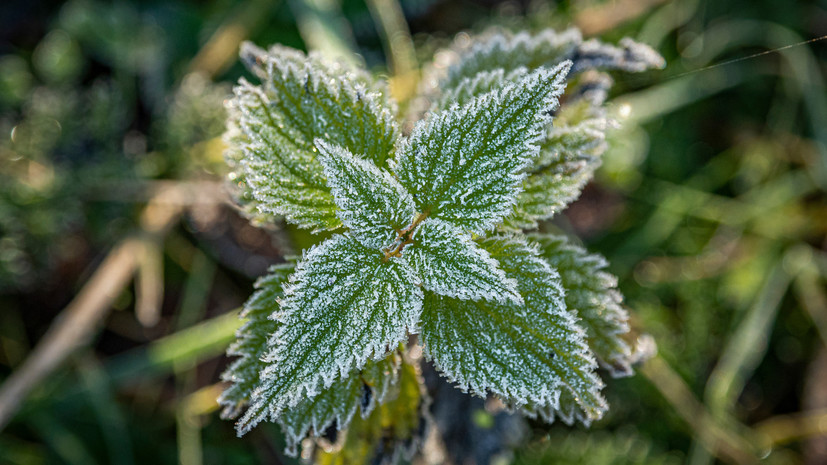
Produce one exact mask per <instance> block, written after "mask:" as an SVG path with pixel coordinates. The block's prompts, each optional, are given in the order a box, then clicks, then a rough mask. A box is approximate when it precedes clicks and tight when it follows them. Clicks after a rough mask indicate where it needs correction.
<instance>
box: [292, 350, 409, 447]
mask: <svg viewBox="0 0 827 465" xmlns="http://www.w3.org/2000/svg"><path fill="white" fill-rule="evenodd" d="M399 364H400V357H399V355H398V354H397V353H395V352H392V353H391V354H390V355H389V356H388V357H386V358H385V359H383V360H379V361H373V360H370V361H368V362H367V363H366V364H365V366H364V367H363V368H362V369H361V370H354V371H353V372H351V373H350V374H349V375H348V376H345V377H342V378H339V379H337V380H336V381H334V382H333V384H331V385H330V386H328V387H327V388H325V389H324V390H322V392H320V393H319V394H318V395H316V396H315V397H311V398H306V399H303V400H301V401H300V402H299V403H298V404H297V405H296V406H295V407H293V408H291V409H289V410H286V411H285V412H284V414H282V415H281V416H280V417H279V418H278V423H279V424H280V425H281V427H282V430H284V433H285V439H286V440H287V448H286V451H287V453H288V454H289V455H292V456H296V455H297V452H298V446H299V444H300V443H301V441H302V439H304V438H305V437H306V436H307V435H308V434H310V433H311V432H312V433H313V434H315V435H317V436H318V435H321V434H323V433H324V432H325V430H326V429H327V428H328V427H331V426H333V425H334V422H335V427H336V429H337V430H339V431H341V430H344V429H346V428H347V427H348V426H349V425H350V422H351V420H352V419H353V416H354V415H355V414H356V412H357V411H358V412H360V415H361V417H362V418H367V417H368V415H370V414H371V412H373V409H374V408H375V407H376V406H377V405H378V404H381V403H382V402H384V401H385V397H386V396H387V395H388V393H389V392H390V390H391V387H392V386H393V385H395V384H397V382H398V379H399Z"/></svg>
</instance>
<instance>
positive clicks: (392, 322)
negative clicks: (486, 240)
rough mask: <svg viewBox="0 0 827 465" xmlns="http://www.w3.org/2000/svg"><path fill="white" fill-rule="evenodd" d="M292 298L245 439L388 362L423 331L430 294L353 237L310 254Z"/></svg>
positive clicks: (289, 291) (295, 278)
mask: <svg viewBox="0 0 827 465" xmlns="http://www.w3.org/2000/svg"><path fill="white" fill-rule="evenodd" d="M284 293H285V296H284V299H283V301H282V304H281V311H280V313H279V314H278V315H277V318H278V321H279V323H280V326H279V329H278V331H277V332H276V334H275V336H274V337H273V338H271V340H270V342H269V346H270V347H269V349H270V350H269V352H268V353H267V355H266V356H265V357H264V361H265V362H266V363H267V368H265V369H264V370H263V371H262V373H261V384H260V386H259V388H258V389H256V391H255V392H254V393H253V397H252V400H251V403H250V407H249V408H248V409H247V412H246V413H245V415H244V416H243V417H242V418H241V420H240V421H239V422H238V426H237V428H238V432H239V434H244V433H246V432H247V431H249V430H250V428H252V427H253V426H255V425H256V424H258V423H259V422H260V421H262V420H264V419H266V418H268V417H269V418H271V419H272V420H275V419H277V418H278V417H279V416H280V415H282V413H283V412H284V410H285V409H287V408H292V407H295V406H296V405H297V404H298V403H299V402H300V401H302V400H304V399H307V398H312V397H314V396H316V395H318V394H319V393H320V392H321V391H322V390H323V389H325V388H328V387H330V385H331V384H332V383H333V382H334V381H335V380H336V379H337V378H339V377H343V376H347V375H348V374H350V373H351V371H353V370H354V369H361V368H362V367H363V366H364V365H365V363H366V362H367V361H368V360H370V359H375V360H379V359H382V358H384V357H385V356H386V355H387V353H388V352H390V351H391V350H393V349H395V348H396V346H397V345H398V344H400V343H402V342H405V341H406V338H407V334H408V332H415V331H416V328H417V325H418V317H419V314H420V310H421V307H422V291H421V290H420V289H419V288H418V287H416V286H415V285H413V277H412V276H410V272H409V271H408V270H407V268H406V267H404V266H403V265H402V264H401V263H400V261H399V260H397V259H391V260H387V261H385V260H384V257H383V255H382V253H381V252H379V251H376V250H371V249H368V248H365V247H364V246H362V245H361V244H360V243H359V242H358V241H356V240H355V239H353V238H352V237H350V236H347V235H335V236H333V237H331V238H330V239H327V240H326V241H324V242H323V243H321V244H320V245H317V246H314V247H313V248H312V249H310V251H309V252H307V254H306V255H305V256H304V257H303V260H302V261H301V262H299V264H298V265H297V267H296V272H295V274H293V275H292V276H291V278H290V282H289V284H288V285H286V286H285V291H284Z"/></svg>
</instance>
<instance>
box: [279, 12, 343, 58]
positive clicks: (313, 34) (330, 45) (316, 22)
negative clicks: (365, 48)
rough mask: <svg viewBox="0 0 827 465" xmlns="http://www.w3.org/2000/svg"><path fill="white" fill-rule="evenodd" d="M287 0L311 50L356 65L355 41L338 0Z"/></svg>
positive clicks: (303, 37)
mask: <svg viewBox="0 0 827 465" xmlns="http://www.w3.org/2000/svg"><path fill="white" fill-rule="evenodd" d="M288 3H289V5H290V9H291V10H293V14H294V15H295V17H296V23H297V25H298V27H299V32H300V33H301V36H302V39H304V43H305V45H307V49H308V50H316V51H319V52H321V53H322V54H323V55H324V56H325V57H326V58H329V59H333V60H337V61H343V62H345V63H348V64H350V65H355V64H357V63H356V58H355V57H356V55H355V53H354V52H355V51H356V50H357V47H356V42H355V41H354V39H353V32H352V31H351V28H350V24H349V23H348V22H347V19H345V16H344V15H343V14H342V5H341V2H340V1H339V0H290V1H289V2H288Z"/></svg>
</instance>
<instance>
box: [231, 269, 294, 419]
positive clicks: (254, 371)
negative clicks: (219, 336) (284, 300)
mask: <svg viewBox="0 0 827 465" xmlns="http://www.w3.org/2000/svg"><path fill="white" fill-rule="evenodd" d="M292 272H293V265H292V264H291V265H276V266H274V267H272V268H270V270H269V274H267V275H266V276H264V277H262V278H259V280H258V281H256V285H255V287H256V291H255V292H254V293H253V295H252V296H250V298H249V299H248V300H247V302H245V303H244V309H243V310H242V312H241V315H240V316H239V317H240V318H243V319H245V320H246V321H245V322H244V324H243V325H241V328H239V329H238V331H236V341H235V342H233V343H232V344H231V345H230V347H229V348H228V349H227V355H229V356H238V357H239V358H238V359H236V360H235V361H234V362H233V363H232V364H230V366H229V367H227V369H226V370H224V373H222V374H221V379H222V380H224V381H228V382H230V383H231V384H230V386H229V387H228V388H227V389H225V390H224V392H223V393H221V396H220V397H219V398H218V403H219V404H220V405H221V406H222V408H223V409H222V411H221V416H222V417H223V418H235V417H237V416H238V415H239V414H240V413H241V410H242V409H243V407H244V405H246V404H247V403H248V402H249V401H250V396H251V395H252V392H253V390H254V389H255V388H256V386H257V385H258V380H259V377H258V375H259V373H260V372H261V370H263V369H264V367H265V366H266V365H267V364H266V363H265V362H264V361H262V360H261V359H262V357H263V356H264V354H265V353H266V352H267V340H268V339H269V338H270V337H271V336H272V335H273V334H274V333H275V332H276V329H278V323H277V322H275V321H273V320H271V319H270V315H272V314H273V313H275V312H277V311H278V308H279V305H278V299H280V298H281V297H282V284H283V283H284V282H286V281H287V278H288V276H289V275H290V273H292Z"/></svg>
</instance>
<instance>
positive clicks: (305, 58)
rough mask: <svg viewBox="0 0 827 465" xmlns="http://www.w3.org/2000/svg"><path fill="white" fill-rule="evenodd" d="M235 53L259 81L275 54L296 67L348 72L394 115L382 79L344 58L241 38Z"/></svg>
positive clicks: (394, 108) (283, 61)
mask: <svg viewBox="0 0 827 465" xmlns="http://www.w3.org/2000/svg"><path fill="white" fill-rule="evenodd" d="M238 56H239V58H240V59H241V62H242V63H243V64H244V66H245V67H246V68H247V69H248V70H249V71H250V72H251V73H253V74H255V75H256V76H257V77H258V78H259V79H260V80H262V81H264V80H266V79H267V78H268V75H267V73H268V68H267V67H268V62H269V61H270V60H273V59H274V57H277V59H278V60H279V61H281V62H282V63H285V62H288V61H289V62H290V63H292V64H293V65H295V66H297V67H302V66H304V64H305V63H307V62H309V63H311V64H312V66H313V67H314V68H319V69H324V70H325V74H328V75H332V76H337V75H342V74H347V75H348V78H349V79H350V80H352V81H353V82H354V83H357V84H362V85H363V86H365V87H366V88H367V89H370V91H371V92H375V93H377V94H378V95H379V96H380V98H381V101H382V103H383V104H384V105H385V106H387V107H388V108H391V109H392V110H393V112H394V114H396V110H397V109H396V102H395V101H394V100H393V99H392V98H390V91H389V90H388V86H387V83H386V82H385V81H383V80H381V79H376V78H374V77H373V76H372V75H371V74H370V73H369V72H367V71H366V70H364V69H363V68H359V67H356V66H351V65H350V64H349V63H347V62H344V61H338V60H329V59H327V58H325V57H324V55H323V54H322V53H320V52H319V51H317V50H312V51H310V53H308V54H305V53H304V52H302V51H301V50H296V49H294V48H290V47H287V46H284V45H281V44H273V45H271V46H270V47H269V48H268V49H267V50H264V49H263V48H261V47H258V46H256V45H255V44H253V43H252V42H250V41H244V42H242V43H241V46H240V47H239V51H238Z"/></svg>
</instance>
